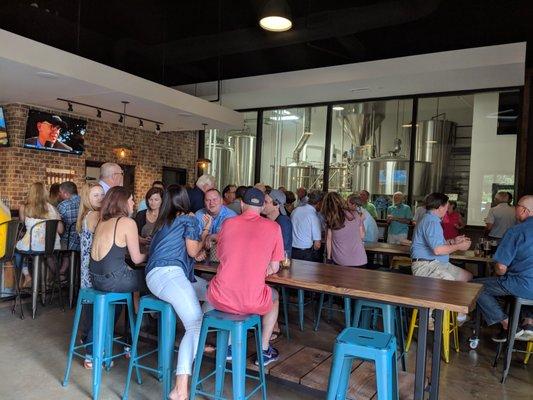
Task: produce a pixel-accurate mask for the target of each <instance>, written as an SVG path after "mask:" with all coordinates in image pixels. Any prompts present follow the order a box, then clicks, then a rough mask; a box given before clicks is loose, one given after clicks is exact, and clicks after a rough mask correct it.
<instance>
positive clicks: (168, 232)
mask: <svg viewBox="0 0 533 400" xmlns="http://www.w3.org/2000/svg"><path fill="white" fill-rule="evenodd" d="M203 222H204V229H203V230H202V231H200V224H199V222H198V220H197V219H196V218H195V216H194V214H189V196H188V194H187V190H186V189H185V188H184V187H183V186H180V185H171V186H169V187H168V188H167V191H166V192H165V194H164V195H163V203H162V204H161V209H160V211H159V217H158V218H157V221H156V223H155V226H154V231H153V232H154V233H153V234H152V242H151V244H150V257H149V259H148V263H147V265H146V270H145V272H146V284H147V286H148V288H149V289H150V291H151V292H152V293H153V294H154V295H155V296H157V297H158V298H160V299H161V300H163V301H166V302H168V303H170V304H172V306H173V307H174V310H175V311H176V314H178V317H179V318H180V319H181V322H182V323H183V326H184V327H185V335H184V336H183V339H182V340H181V343H180V346H179V353H178V365H177V368H176V386H175V387H174V389H173V390H172V392H170V394H169V396H168V398H169V399H171V400H186V399H188V398H189V375H191V369H192V363H193V360H194V357H195V355H196V349H197V347H198V340H199V337H200V328H201V326H202V315H203V314H202V309H201V307H200V300H205V294H206V289H207V282H206V281H205V280H204V279H202V278H199V277H196V276H195V275H194V259H196V260H202V259H204V258H205V252H204V251H203V248H204V245H205V239H206V238H207V236H208V235H209V229H210V227H211V222H212V219H211V217H210V216H209V215H207V214H206V215H205V216H204V221H203Z"/></svg>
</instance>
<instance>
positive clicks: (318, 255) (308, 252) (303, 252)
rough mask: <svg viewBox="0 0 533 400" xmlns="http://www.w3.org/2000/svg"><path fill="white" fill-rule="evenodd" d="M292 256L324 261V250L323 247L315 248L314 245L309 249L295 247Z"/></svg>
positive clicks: (299, 258)
mask: <svg viewBox="0 0 533 400" xmlns="http://www.w3.org/2000/svg"><path fill="white" fill-rule="evenodd" d="M291 257H292V258H294V259H296V260H305V261H313V262H322V261H323V252H322V248H320V249H318V250H315V249H314V247H310V248H308V249H298V248H296V247H293V248H292V252H291Z"/></svg>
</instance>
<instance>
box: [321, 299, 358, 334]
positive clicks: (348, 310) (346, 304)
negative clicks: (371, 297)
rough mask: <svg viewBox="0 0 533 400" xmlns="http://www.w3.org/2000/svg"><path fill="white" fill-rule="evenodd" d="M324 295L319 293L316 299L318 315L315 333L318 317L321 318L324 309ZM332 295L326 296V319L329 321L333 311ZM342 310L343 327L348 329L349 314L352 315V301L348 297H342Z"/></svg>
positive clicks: (349, 322)
mask: <svg viewBox="0 0 533 400" xmlns="http://www.w3.org/2000/svg"><path fill="white" fill-rule="evenodd" d="M324 296H325V295H324V293H320V297H319V298H318V313H317V315H316V323H315V331H318V325H319V324H320V317H321V316H322V308H324ZM333 297H334V296H333V295H331V294H330V295H328V306H327V310H328V318H329V319H331V317H332V311H333ZM343 301H344V310H343V311H341V312H343V313H344V327H345V328H349V327H350V326H351V316H352V315H351V314H352V299H350V298H349V297H343Z"/></svg>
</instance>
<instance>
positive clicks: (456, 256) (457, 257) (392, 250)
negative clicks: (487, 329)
mask: <svg viewBox="0 0 533 400" xmlns="http://www.w3.org/2000/svg"><path fill="white" fill-rule="evenodd" d="M365 250H366V252H367V253H378V254H385V255H389V256H406V257H410V256H411V247H410V246H405V245H403V244H390V243H381V242H377V243H365ZM450 261H461V262H468V263H473V264H476V265H477V267H478V275H479V276H488V273H489V271H490V268H489V264H490V263H491V262H492V258H490V257H480V256H476V255H475V254H474V251H473V250H466V251H456V252H454V253H452V254H450Z"/></svg>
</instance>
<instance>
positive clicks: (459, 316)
mask: <svg viewBox="0 0 533 400" xmlns="http://www.w3.org/2000/svg"><path fill="white" fill-rule="evenodd" d="M469 319H470V318H468V315H466V314H461V313H459V314H457V325H458V326H463V325H464V323H465V322H467V321H468V320H469Z"/></svg>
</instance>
